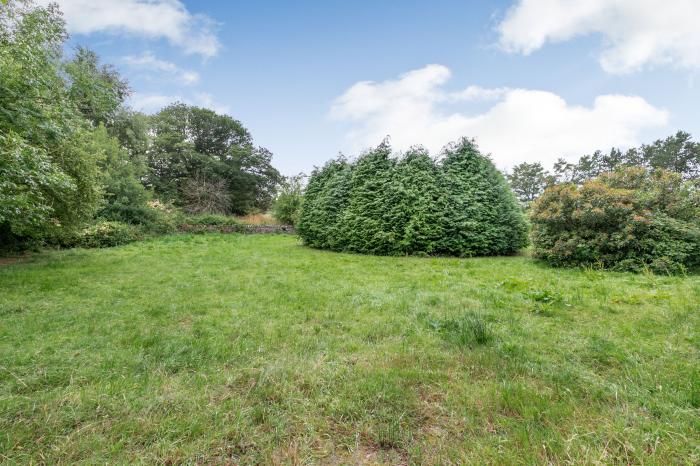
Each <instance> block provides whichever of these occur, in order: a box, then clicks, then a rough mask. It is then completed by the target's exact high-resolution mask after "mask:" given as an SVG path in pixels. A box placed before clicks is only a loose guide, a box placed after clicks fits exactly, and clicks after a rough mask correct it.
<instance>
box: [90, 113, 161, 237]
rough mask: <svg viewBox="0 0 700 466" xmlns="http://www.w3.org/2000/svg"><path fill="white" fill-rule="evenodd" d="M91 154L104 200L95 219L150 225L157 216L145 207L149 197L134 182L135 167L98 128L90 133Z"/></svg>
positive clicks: (102, 127) (102, 128)
mask: <svg viewBox="0 0 700 466" xmlns="http://www.w3.org/2000/svg"><path fill="white" fill-rule="evenodd" d="M92 152H93V153H94V154H99V155H100V169H101V170H100V171H101V175H102V176H101V182H102V186H103V187H104V199H103V202H102V206H101V208H100V210H99V211H98V216H99V217H101V218H104V219H107V220H114V221H119V222H125V223H130V224H135V225H146V224H149V223H152V222H154V221H155V220H156V216H157V213H156V212H155V211H153V209H151V208H149V207H148V205H147V202H148V200H149V197H150V196H149V193H148V192H147V191H146V188H144V186H143V184H141V182H140V181H139V180H138V178H137V173H136V166H135V165H134V164H133V163H131V160H130V158H129V155H128V153H127V152H126V150H124V149H123V148H122V147H120V146H119V142H118V141H117V139H115V138H113V137H111V136H110V135H109V134H108V132H107V130H106V129H105V128H104V126H102V124H100V126H98V127H97V128H96V129H95V130H94V131H93V135H92Z"/></svg>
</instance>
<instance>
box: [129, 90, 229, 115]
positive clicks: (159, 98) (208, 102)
mask: <svg viewBox="0 0 700 466" xmlns="http://www.w3.org/2000/svg"><path fill="white" fill-rule="evenodd" d="M175 102H182V103H185V104H187V105H196V106H198V107H204V108H208V109H210V110H213V111H215V112H216V113H219V114H230V113H231V108H230V107H229V106H228V105H225V104H222V103H220V102H217V101H216V100H215V99H214V97H213V96H212V95H211V94H207V93H205V92H197V93H195V94H194V95H193V96H189V97H186V96H182V95H164V94H150V93H141V92H135V93H134V94H133V95H132V96H131V97H130V99H129V105H130V106H131V107H132V108H134V109H135V110H138V111H141V112H144V113H156V112H158V111H159V110H161V109H162V108H163V107H165V106H167V105H170V104H172V103H175Z"/></svg>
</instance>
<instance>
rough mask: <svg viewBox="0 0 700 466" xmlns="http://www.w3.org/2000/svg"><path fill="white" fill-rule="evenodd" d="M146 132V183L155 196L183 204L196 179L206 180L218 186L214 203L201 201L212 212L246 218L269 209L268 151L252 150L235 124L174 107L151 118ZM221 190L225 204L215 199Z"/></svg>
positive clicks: (272, 181)
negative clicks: (149, 134) (149, 138)
mask: <svg viewBox="0 0 700 466" xmlns="http://www.w3.org/2000/svg"><path fill="white" fill-rule="evenodd" d="M151 130H152V132H153V135H154V137H153V141H152V145H151V147H150V149H149V151H148V164H149V168H150V172H149V175H148V183H149V185H150V186H152V187H153V189H154V191H155V193H156V194H157V195H159V196H161V197H163V198H165V199H170V200H173V201H174V202H175V203H176V204H178V205H181V206H187V205H188V200H187V199H186V198H185V197H186V196H187V194H188V193H192V191H193V189H191V188H198V187H201V186H202V183H201V182H197V181H196V180H200V181H201V180H206V181H207V186H208V187H213V186H217V187H218V188H217V190H216V196H214V197H216V198H217V200H216V202H215V203H214V204H213V205H211V204H209V203H206V204H207V205H210V206H212V207H213V208H214V209H215V211H218V212H222V213H236V214H245V213H249V212H251V211H255V210H266V209H267V208H268V207H269V206H270V204H271V202H272V199H273V196H274V192H275V188H276V186H277V183H278V182H279V179H280V175H279V173H278V172H277V170H275V169H274V168H273V167H272V165H271V160H272V153H270V152H269V151H268V150H267V149H264V148H256V147H254V146H253V142H252V138H251V136H250V133H249V132H248V130H247V129H245V128H244V127H243V126H242V125H241V123H240V122H239V121H237V120H234V119H233V118H231V117H230V116H228V115H219V114H217V113H215V112H213V111H211V110H208V109H204V108H198V107H192V106H188V105H185V104H173V105H170V106H168V107H166V108H164V109H163V110H161V111H160V112H159V113H158V114H156V115H154V116H153V118H152V121H151ZM192 180H195V181H192ZM219 188H220V189H219ZM195 191H196V189H195ZM223 192H225V193H226V196H227V197H228V200H227V201H226V202H224V200H223V199H221V198H220V196H219V194H222V193H223ZM205 197H210V196H205ZM195 210H201V209H195Z"/></svg>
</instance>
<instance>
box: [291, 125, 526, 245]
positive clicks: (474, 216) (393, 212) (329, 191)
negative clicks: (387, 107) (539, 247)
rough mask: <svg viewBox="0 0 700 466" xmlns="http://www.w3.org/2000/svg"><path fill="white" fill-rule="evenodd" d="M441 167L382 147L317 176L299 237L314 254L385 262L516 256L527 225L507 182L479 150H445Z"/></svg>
mask: <svg viewBox="0 0 700 466" xmlns="http://www.w3.org/2000/svg"><path fill="white" fill-rule="evenodd" d="M442 155H443V157H442V158H441V159H442V160H441V162H435V161H434V160H433V159H432V158H430V156H429V155H428V153H427V152H426V151H425V150H424V149H421V148H414V149H411V150H409V151H408V152H407V153H406V154H405V155H404V156H403V157H402V158H400V159H398V160H397V159H395V158H393V157H392V156H391V149H390V147H389V145H388V144H387V143H382V144H381V145H379V146H378V147H377V148H376V149H374V150H371V151H369V152H367V153H365V154H364V155H362V156H361V157H359V158H358V159H357V161H355V162H354V163H349V162H347V161H346V160H345V159H343V158H340V159H337V160H332V161H330V162H329V163H327V164H326V165H325V166H324V167H322V168H320V169H316V170H314V172H313V173H312V175H311V177H310V179H309V183H308V186H307V188H306V193H305V194H304V200H303V202H302V206H301V213H300V215H299V221H298V225H297V227H298V231H299V234H300V235H301V237H302V239H303V240H304V242H305V243H306V244H308V245H310V246H312V247H318V248H325V249H331V250H337V251H353V252H361V253H370V254H382V255H404V254H416V255H424V254H436V255H454V256H474V255H494V254H512V253H515V252H517V251H518V250H519V249H520V248H522V247H524V246H525V245H526V242H527V225H526V221H525V219H524V216H523V214H522V211H521V210H520V207H519V206H518V204H517V201H516V199H515V197H514V196H513V193H512V192H511V191H510V188H509V187H508V185H507V184H506V182H505V180H504V178H503V176H502V175H501V174H500V173H499V172H498V170H496V168H495V167H494V166H493V163H492V162H491V160H489V158H488V157H486V156H484V155H482V154H480V153H479V151H478V149H477V147H476V145H475V144H474V143H473V142H472V141H470V140H468V139H463V140H461V141H460V142H459V143H456V144H452V145H450V146H448V147H447V148H446V149H445V151H444V153H443V154H442Z"/></svg>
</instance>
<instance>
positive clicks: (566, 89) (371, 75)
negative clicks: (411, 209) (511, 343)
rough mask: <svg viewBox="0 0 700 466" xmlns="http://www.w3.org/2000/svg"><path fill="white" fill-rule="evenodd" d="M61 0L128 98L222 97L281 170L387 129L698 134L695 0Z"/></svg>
mask: <svg viewBox="0 0 700 466" xmlns="http://www.w3.org/2000/svg"><path fill="white" fill-rule="evenodd" d="M58 3H59V4H60V5H61V8H62V9H63V10H64V12H65V17H66V20H67V23H68V27H69V30H70V31H71V36H72V38H71V44H76V43H79V44H83V45H87V46H89V47H90V48H93V49H94V50H96V51H97V52H98V53H99V54H100V56H101V57H103V59H104V61H106V62H109V63H112V64H114V65H115V66H116V67H117V68H118V69H119V71H120V72H121V73H122V74H123V75H124V76H125V77H126V78H127V79H128V80H129V82H130V84H131V86H132V88H133V90H134V96H133V97H132V101H131V103H132V105H133V106H134V107H137V108H139V109H142V110H144V111H147V112H153V111H155V110H157V108H159V107H161V106H162V105H164V104H165V103H167V102H170V101H173V100H183V101H186V102H188V103H192V104H196V105H203V106H209V107H211V108H213V109H215V110H217V111H221V112H226V113H229V114H231V115H232V116H233V117H235V118H237V119H239V120H241V121H242V122H243V124H244V125H245V126H246V127H248V128H249V129H250V131H251V132H252V134H253V137H254V140H255V142H256V144H258V145H262V146H265V147H267V148H269V149H270V150H272V151H273V153H274V154H275V156H274V164H275V165H276V166H277V167H278V168H279V169H280V170H281V171H282V172H283V173H284V174H287V175H290V174H295V173H298V172H302V171H304V172H309V171H310V170H311V169H312V168H313V166H314V165H320V164H323V163H324V162H325V161H326V160H328V159H329V158H331V157H334V156H335V155H337V153H338V152H340V151H342V152H343V153H346V154H348V155H353V154H357V153H358V152H360V151H361V150H362V149H363V148H366V147H368V146H370V145H374V144H377V143H378V142H380V140H381V139H382V138H383V137H384V136H386V135H389V136H390V137H391V141H392V143H393V144H394V146H395V148H396V149H397V150H404V149H406V148H407V147H408V146H410V145H412V144H416V143H422V144H424V145H426V146H427V147H428V148H429V149H431V152H433V153H436V154H437V153H438V151H439V149H440V147H441V146H442V145H443V144H445V143H446V142H448V141H450V140H453V139H456V138H457V137H460V136H469V137H474V138H476V139H477V141H478V142H479V144H480V145H481V147H482V148H483V149H484V150H485V151H487V152H490V153H491V154H492V157H493V159H494V161H495V162H496V164H497V165H498V166H499V167H500V168H504V169H507V168H509V167H510V166H512V165H513V164H515V163H518V162H521V161H537V160H539V161H542V162H543V163H545V165H549V164H551V163H552V161H553V160H555V159H556V158H557V157H560V156H564V157H567V158H575V157H576V156H578V155H581V154H583V153H586V152H590V151H592V150H594V149H596V148H600V149H607V148H609V147H610V146H612V145H616V146H622V147H626V146H630V145H636V144H638V143H641V142H650V141H651V140H653V139H655V138H658V137H663V136H666V135H668V134H671V133H672V132H674V131H676V130H677V129H684V130H687V131H689V132H691V133H693V134H694V135H696V136H700V119H699V118H698V104H700V90H699V89H700V76H698V69H699V68H700V33H698V32H697V31H698V28H697V27H696V25H695V24H693V23H694V19H693V18H697V17H699V16H700V2H697V1H694V0H666V1H663V2H661V1H654V0H645V1H644V2H637V1H634V0H606V1H603V0H588V1H586V2H573V5H576V4H577V3H578V6H575V7H572V2H571V1H570V0H546V1H542V0H540V1H538V0H503V1H495V0H494V1H479V2H465V1H447V0H444V1H439V0H437V1H436V0H433V1H429V2H428V1H421V2H419V1H388V0H387V1H376V0H375V1H353V2H339V1H297V2H286V1H255V2H235V1H199V2H195V1H184V2H181V1H178V0H148V1H147V0H123V1H122V2H113V1H99V0H91V1H88V0H61V1H59V2H58ZM584 5H585V6H584ZM659 11H661V12H662V13H661V14H660V13H659Z"/></svg>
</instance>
